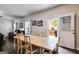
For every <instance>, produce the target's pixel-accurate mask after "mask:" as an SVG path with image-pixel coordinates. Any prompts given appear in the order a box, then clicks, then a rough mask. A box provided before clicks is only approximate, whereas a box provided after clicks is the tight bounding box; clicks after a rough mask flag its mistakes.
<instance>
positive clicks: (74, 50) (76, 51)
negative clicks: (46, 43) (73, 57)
mask: <svg viewBox="0 0 79 59" xmlns="http://www.w3.org/2000/svg"><path fill="white" fill-rule="evenodd" d="M60 47H62V48H65V49H68V50H71V51H73V52H75V53H76V54H79V50H76V49H71V48H67V47H64V46H60Z"/></svg>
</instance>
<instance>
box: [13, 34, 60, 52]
mask: <svg viewBox="0 0 79 59" xmlns="http://www.w3.org/2000/svg"><path fill="white" fill-rule="evenodd" d="M27 36H29V37H30V43H31V44H32V45H35V46H37V47H39V48H44V49H47V50H49V51H53V50H54V49H55V48H56V44H57V43H58V38H57V37H55V36H47V37H40V36H36V35H25V38H26V37H27ZM14 38H16V36H15V37H14ZM20 38H21V40H22V41H24V37H23V36H22V37H20Z"/></svg>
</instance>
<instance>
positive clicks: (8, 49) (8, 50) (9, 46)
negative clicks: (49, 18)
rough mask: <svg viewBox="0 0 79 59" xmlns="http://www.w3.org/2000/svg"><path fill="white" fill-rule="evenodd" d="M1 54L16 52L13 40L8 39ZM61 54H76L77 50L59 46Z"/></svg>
mask: <svg viewBox="0 0 79 59" xmlns="http://www.w3.org/2000/svg"><path fill="white" fill-rule="evenodd" d="M0 54H15V51H14V49H13V42H12V41H9V40H8V39H6V42H5V44H4V45H3V49H2V51H0ZM37 54H38V53H37ZM59 54H76V52H74V51H71V50H68V49H65V48H62V47H59Z"/></svg>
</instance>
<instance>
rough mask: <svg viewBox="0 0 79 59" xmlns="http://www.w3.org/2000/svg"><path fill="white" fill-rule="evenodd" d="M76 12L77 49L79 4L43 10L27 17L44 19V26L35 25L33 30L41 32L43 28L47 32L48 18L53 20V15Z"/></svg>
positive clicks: (78, 42) (78, 47)
mask: <svg viewBox="0 0 79 59" xmlns="http://www.w3.org/2000/svg"><path fill="white" fill-rule="evenodd" d="M70 13H75V14H76V19H75V20H76V31H77V32H76V35H77V36H76V38H77V40H76V42H77V43H76V46H77V50H79V33H78V32H79V5H63V6H60V7H57V8H54V9H51V10H48V11H45V12H41V13H38V14H34V15H30V16H28V17H26V18H27V19H31V20H43V21H44V24H43V26H42V27H37V26H33V27H32V31H33V32H40V31H41V30H42V31H44V32H46V31H47V27H48V25H47V23H48V20H51V19H52V18H53V17H56V16H60V15H64V14H70Z"/></svg>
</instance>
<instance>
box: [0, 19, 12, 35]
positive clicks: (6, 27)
mask: <svg viewBox="0 0 79 59" xmlns="http://www.w3.org/2000/svg"><path fill="white" fill-rule="evenodd" d="M11 31H12V21H11V20H10V21H9V20H5V19H1V18H0V32H1V33H2V34H4V36H8V33H9V32H11Z"/></svg>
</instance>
